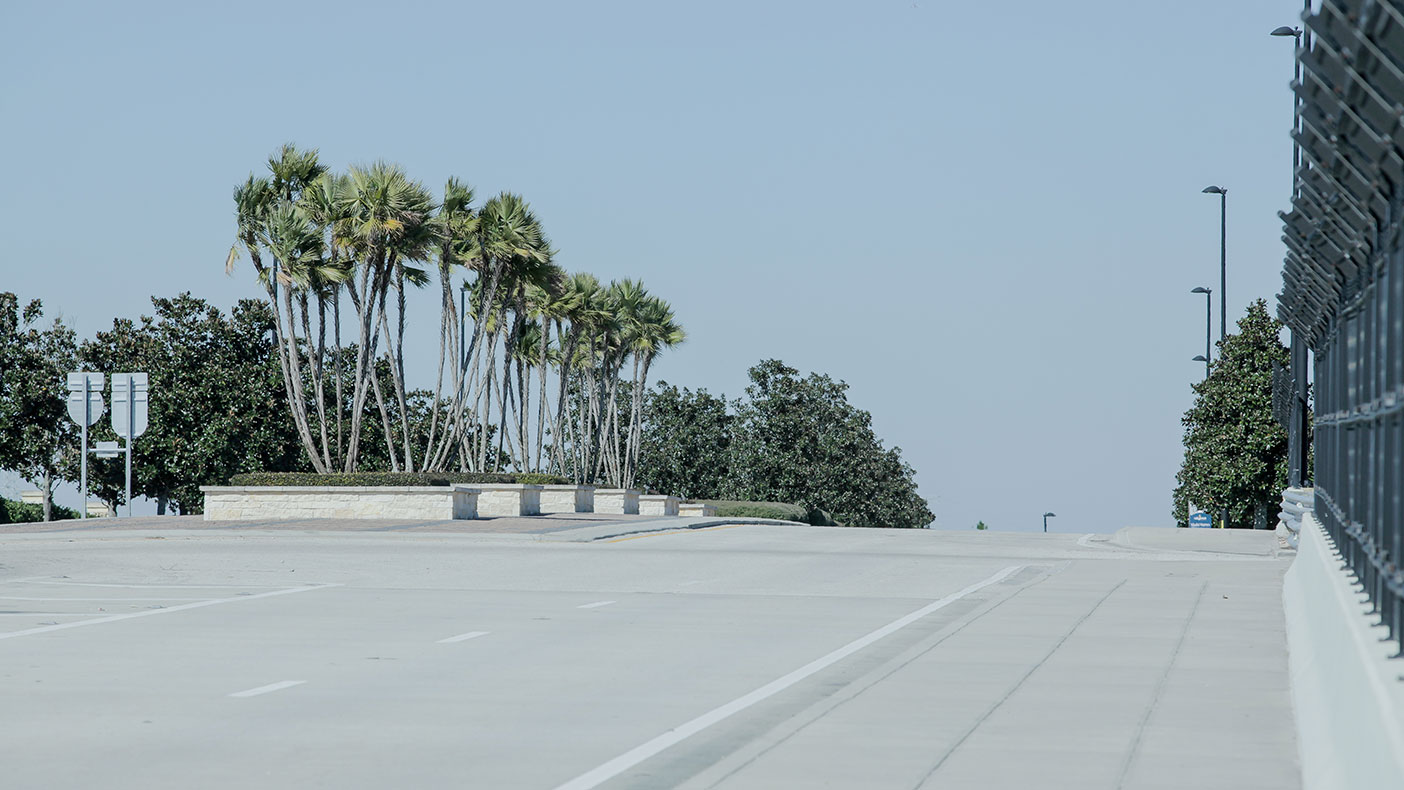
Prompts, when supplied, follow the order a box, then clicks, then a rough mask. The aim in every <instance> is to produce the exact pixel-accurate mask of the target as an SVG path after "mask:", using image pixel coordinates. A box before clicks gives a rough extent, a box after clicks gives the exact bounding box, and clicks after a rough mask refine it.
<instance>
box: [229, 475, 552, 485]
mask: <svg viewBox="0 0 1404 790" xmlns="http://www.w3.org/2000/svg"><path fill="white" fill-rule="evenodd" d="M569 482H570V481H569V480H566V479H565V478H563V477H555V476H552V475H538V474H496V473H491V472H351V473H350V474H340V473H338V474H327V475H321V474H317V473H315V472H252V473H249V474H242V475H234V476H233V477H231V478H229V485H231V486H447V485H454V484H456V483H458V484H467V483H531V484H534V485H547V484H564V483H569Z"/></svg>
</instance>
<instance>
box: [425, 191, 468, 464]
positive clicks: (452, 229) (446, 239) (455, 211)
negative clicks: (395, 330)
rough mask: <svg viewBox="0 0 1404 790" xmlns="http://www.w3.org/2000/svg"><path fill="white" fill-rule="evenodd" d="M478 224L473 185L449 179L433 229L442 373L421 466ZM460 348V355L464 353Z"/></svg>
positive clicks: (455, 338)
mask: <svg viewBox="0 0 1404 790" xmlns="http://www.w3.org/2000/svg"><path fill="white" fill-rule="evenodd" d="M477 225H478V216H477V213H476V212H475V211H474V210H473V188H472V187H470V186H468V185H466V184H463V183H461V182H460V181H459V180H458V179H456V178H450V179H449V180H448V183H446V184H445V185H444V200H443V203H441V204H440V207H439V213H438V215H437V216H435V217H434V230H435V231H436V232H437V234H438V247H439V259H438V263H439V284H440V286H441V287H442V289H443V293H442V304H441V305H440V320H439V376H438V380H437V382H436V383H435V385H434V402H433V405H432V406H431V409H432V414H431V417H430V421H429V439H428V441H427V442H426V443H425V446H424V458H423V461H422V463H421V466H422V467H423V468H425V469H428V468H430V466H431V456H430V454H431V453H432V451H433V450H434V448H435V437H436V436H437V433H438V427H439V403H440V400H441V399H442V396H443V391H444V367H445V362H446V360H447V355H448V351H449V349H453V348H459V349H461V342H462V341H461V339H460V338H459V328H458V321H457V318H458V316H457V312H458V309H457V307H458V306H457V304H456V302H455V301H454V296H453V267H454V265H455V264H459V265H465V266H466V265H468V264H469V262H471V261H472V260H473V257H474V239H475V236H476V231H477ZM461 353H462V352H461V351H460V352H459V354H458V356H461ZM450 373H451V375H452V387H453V389H454V391H455V392H456V391H458V389H459V387H460V386H461V385H462V377H463V360H462V359H461V358H460V359H458V361H457V362H456V363H455V364H454V365H453V366H452V367H451V368H450Z"/></svg>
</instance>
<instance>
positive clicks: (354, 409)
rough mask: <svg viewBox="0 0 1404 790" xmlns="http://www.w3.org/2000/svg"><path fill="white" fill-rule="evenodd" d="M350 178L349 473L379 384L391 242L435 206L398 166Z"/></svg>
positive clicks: (355, 171) (363, 170) (380, 165)
mask: <svg viewBox="0 0 1404 790" xmlns="http://www.w3.org/2000/svg"><path fill="white" fill-rule="evenodd" d="M349 177H350V183H349V185H348V189H347V192H346V195H345V196H344V197H343V198H342V200H341V205H342V207H343V208H344V209H345V211H346V213H347V220H346V223H347V230H348V237H349V238H350V240H351V241H352V245H353V246H352V249H353V250H354V251H355V253H356V255H357V274H358V275H359V276H358V277H355V278H351V279H348V280H347V288H348V293H349V294H350V296H351V301H352V304H353V305H354V306H355V308H356V313H357V318H358V324H359V326H358V331H357V334H358V341H357V342H358V345H357V354H356V373H355V385H354V387H353V393H352V398H351V428H350V437H351V438H350V440H349V441H348V442H347V451H346V459H345V464H344V466H343V470H344V471H347V472H350V471H354V470H355V468H356V458H357V454H358V451H359V443H360V437H361V430H360V428H361V419H362V415H363V413H364V408H365V404H366V400H367V398H368V397H369V396H370V394H371V390H372V388H373V387H375V386H378V384H377V382H375V376H374V374H375V367H374V364H373V363H374V360H375V358H376V348H377V346H378V344H379V337H380V335H381V332H379V331H377V324H378V321H377V317H378V316H379V315H383V314H384V311H385V299H386V296H387V295H388V293H389V290H390V287H391V284H392V283H393V282H394V281H395V280H396V274H397V269H396V266H395V253H394V245H395V244H396V243H397V242H398V241H399V240H400V239H402V238H404V237H405V236H407V235H409V234H411V233H413V232H415V231H417V230H418V229H419V228H420V226H422V225H423V224H425V223H427V222H428V221H429V219H430V217H431V216H432V212H433V209H434V202H433V199H432V198H430V196H429V193H428V192H427V191H426V190H425V189H424V188H423V187H422V186H421V185H420V184H418V183H417V182H414V181H411V180H410V179H409V178H408V177H407V176H406V175H405V173H404V171H403V170H401V169H400V168H399V167H398V166H395V165H389V164H386V163H384V162H377V163H375V164H373V165H370V166H369V167H353V168H351V171H350V174H349ZM401 273H403V272H401ZM387 334H388V333H387ZM392 457H393V454H392ZM397 465H398V464H397Z"/></svg>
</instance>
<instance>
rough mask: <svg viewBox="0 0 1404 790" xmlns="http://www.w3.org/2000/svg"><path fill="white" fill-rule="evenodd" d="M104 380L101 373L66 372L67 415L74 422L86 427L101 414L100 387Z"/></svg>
mask: <svg viewBox="0 0 1404 790" xmlns="http://www.w3.org/2000/svg"><path fill="white" fill-rule="evenodd" d="M106 381H107V377H106V376H104V375H102V374H101V373H88V372H86V371H84V372H78V373H69V374H68V416H69V417H70V418H72V420H73V421H74V422H76V423H78V424H79V425H81V426H83V427H85V428H86V427H88V426H90V425H92V424H93V423H95V422H97V421H98V418H99V417H101V416H102V410H103V402H102V388H103V386H104V384H105V382H106ZM84 384H86V385H87V387H86V388H85V387H84ZM85 400H86V401H87V402H86V403H84V401H85Z"/></svg>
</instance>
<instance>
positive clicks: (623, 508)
mask: <svg viewBox="0 0 1404 790" xmlns="http://www.w3.org/2000/svg"><path fill="white" fill-rule="evenodd" d="M595 512H596V513H614V514H616V515H633V514H637V513H638V512H639V492H638V491H635V490H634V489H632V488H597V489H595Z"/></svg>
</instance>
